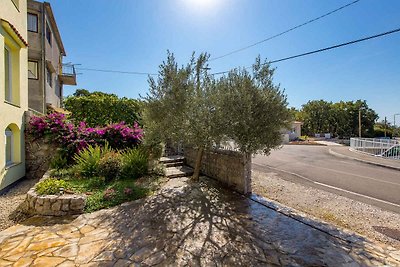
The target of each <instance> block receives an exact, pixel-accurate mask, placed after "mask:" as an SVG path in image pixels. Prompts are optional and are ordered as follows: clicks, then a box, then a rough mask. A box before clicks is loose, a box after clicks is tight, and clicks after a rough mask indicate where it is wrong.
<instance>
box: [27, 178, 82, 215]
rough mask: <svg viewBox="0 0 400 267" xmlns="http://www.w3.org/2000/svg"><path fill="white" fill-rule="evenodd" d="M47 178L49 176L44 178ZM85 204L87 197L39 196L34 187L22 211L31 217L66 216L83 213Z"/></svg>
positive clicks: (70, 195) (67, 195)
mask: <svg viewBox="0 0 400 267" xmlns="http://www.w3.org/2000/svg"><path fill="white" fill-rule="evenodd" d="M46 178H48V175H47V174H45V175H44V176H43V179H46ZM43 179H41V180H43ZM85 204H86V195H77V194H63V195H38V194H37V193H36V190H35V186H34V187H32V188H31V189H29V191H28V193H26V198H25V201H24V202H23V203H22V204H21V206H20V209H21V210H22V211H23V212H25V213H27V214H30V215H46V216H64V215H75V214H81V213H83V210H84V208H85Z"/></svg>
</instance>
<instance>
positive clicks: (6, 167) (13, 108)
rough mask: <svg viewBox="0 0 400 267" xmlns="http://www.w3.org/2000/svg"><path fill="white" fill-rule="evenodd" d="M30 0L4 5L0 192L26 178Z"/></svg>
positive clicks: (0, 11)
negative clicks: (28, 13) (28, 8)
mask: <svg viewBox="0 0 400 267" xmlns="http://www.w3.org/2000/svg"><path fill="white" fill-rule="evenodd" d="M26 14H27V3H26V0H1V2H0V23H1V25H0V131H2V134H0V190H1V189H4V188H5V187H7V186H8V185H10V184H12V183H13V182H15V181H17V180H18V179H20V178H22V177H23V176H24V175H25V152H24V151H25V145H24V129H25V120H24V118H25V111H27V110H28V48H27V46H28V43H27V40H28V36H27V16H26Z"/></svg>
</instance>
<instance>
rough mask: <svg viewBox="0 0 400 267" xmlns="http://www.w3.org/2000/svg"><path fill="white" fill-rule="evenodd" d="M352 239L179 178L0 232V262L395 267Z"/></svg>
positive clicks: (379, 251) (383, 254) (209, 184)
mask: <svg viewBox="0 0 400 267" xmlns="http://www.w3.org/2000/svg"><path fill="white" fill-rule="evenodd" d="M46 224H47V225H48V226H44V225H46ZM354 238H355V239H356V240H358V242H356V243H354V242H350V241H345V240H343V239H339V238H336V237H333V236H331V235H329V234H327V233H325V232H322V231H320V230H317V229H315V228H313V227H310V226H309V225H306V224H304V223H301V222H299V221H297V220H295V219H293V218H291V217H288V216H285V215H283V214H281V213H279V212H276V211H274V210H272V209H269V208H266V207H265V206H263V205H261V204H259V203H257V202H255V201H253V200H251V199H248V198H245V197H244V196H242V195H239V194H237V193H234V192H233V191H230V190H227V189H224V188H222V187H221V186H220V185H219V184H217V183H216V182H215V181H213V180H210V179H207V178H202V179H201V181H200V182H199V183H192V182H190V181H189V180H188V179H187V178H179V179H171V180H169V181H168V182H167V183H166V184H165V185H164V186H163V188H162V189H161V190H160V191H159V192H158V193H157V194H155V195H153V196H151V197H149V198H147V199H142V200H138V201H135V202H131V203H127V204H123V205H121V206H119V207H117V208H112V209H108V210H102V211H98V212H94V213H92V214H86V215H81V216H79V217H77V218H73V217H70V218H58V219H49V218H43V217H34V218H31V219H29V220H28V221H26V223H25V225H20V226H15V227H13V228H9V229H7V230H6V231H3V232H0V259H4V262H5V263H6V264H9V265H11V264H14V263H15V262H17V261H22V262H23V263H24V262H25V263H26V262H28V263H33V264H39V265H40V264H42V265H43V264H44V265H45V266H74V265H82V264H86V263H91V264H93V265H95V266H114V265H116V266H129V265H131V264H133V263H140V266H155V265H158V266H379V265H384V264H388V265H393V266H395V265H397V264H399V262H397V261H396V260H395V259H393V258H392V257H390V256H388V253H389V252H388V251H387V250H385V249H383V248H381V247H377V246H375V245H373V244H372V243H370V242H369V241H368V240H365V239H362V237H359V236H355V237H354ZM390 253H391V252H390ZM16 255H17V256H16ZM1 263H2V262H1V260H0V265H1ZM6 264H5V266H6ZM44 265H43V266H44Z"/></svg>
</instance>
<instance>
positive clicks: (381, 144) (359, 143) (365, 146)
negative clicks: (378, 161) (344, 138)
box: [350, 138, 400, 159]
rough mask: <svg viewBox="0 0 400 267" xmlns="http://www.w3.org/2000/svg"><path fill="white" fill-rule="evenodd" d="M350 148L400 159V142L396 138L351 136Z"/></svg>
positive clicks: (378, 155)
mask: <svg viewBox="0 0 400 267" xmlns="http://www.w3.org/2000/svg"><path fill="white" fill-rule="evenodd" d="M350 149H352V150H356V151H359V152H362V153H365V154H369V155H372V156H377V157H384V158H390V159H400V142H399V141H398V140H394V139H379V138H350Z"/></svg>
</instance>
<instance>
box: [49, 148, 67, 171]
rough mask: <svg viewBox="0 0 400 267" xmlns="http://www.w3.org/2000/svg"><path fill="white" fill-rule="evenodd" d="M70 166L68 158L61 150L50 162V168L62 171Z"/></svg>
mask: <svg viewBox="0 0 400 267" xmlns="http://www.w3.org/2000/svg"><path fill="white" fill-rule="evenodd" d="M67 165H68V158H67V156H66V155H64V153H63V152H62V151H60V150H58V151H57V153H56V155H55V156H54V158H53V159H52V160H51V162H50V168H52V169H56V170H61V169H64V168H65V167H67Z"/></svg>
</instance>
